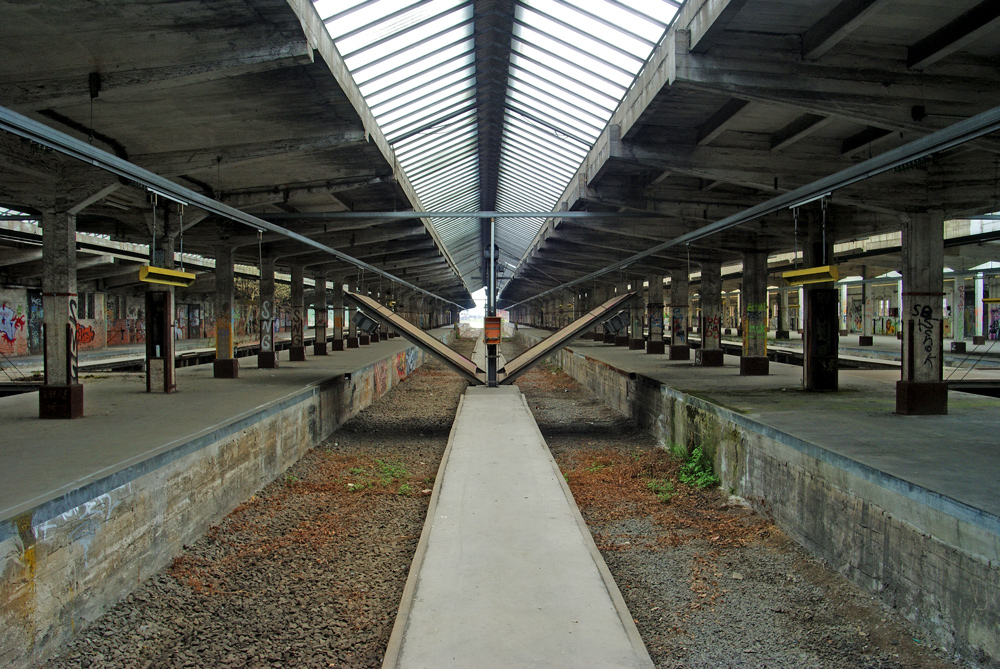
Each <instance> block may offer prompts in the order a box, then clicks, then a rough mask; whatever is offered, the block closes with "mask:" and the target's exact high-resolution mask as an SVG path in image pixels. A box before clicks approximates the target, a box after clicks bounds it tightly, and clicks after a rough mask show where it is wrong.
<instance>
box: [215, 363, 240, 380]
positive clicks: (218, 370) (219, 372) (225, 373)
mask: <svg viewBox="0 0 1000 669" xmlns="http://www.w3.org/2000/svg"><path fill="white" fill-rule="evenodd" d="M212 370H213V376H214V377H215V378H217V379H238V378H239V376H240V361H239V360H237V359H236V358H226V359H224V360H220V359H218V358H216V359H215V362H214V363H212Z"/></svg>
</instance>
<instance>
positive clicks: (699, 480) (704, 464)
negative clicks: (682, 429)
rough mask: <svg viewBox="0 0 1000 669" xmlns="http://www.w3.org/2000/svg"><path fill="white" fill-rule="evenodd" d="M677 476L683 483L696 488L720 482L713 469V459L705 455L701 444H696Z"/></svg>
mask: <svg viewBox="0 0 1000 669" xmlns="http://www.w3.org/2000/svg"><path fill="white" fill-rule="evenodd" d="M677 478H678V479H679V480H680V482H681V483H687V484H688V485H691V486H695V487H696V488H708V487H710V486H714V485H718V484H719V477H718V476H716V475H715V473H714V472H713V471H712V461H711V460H709V459H708V456H707V455H705V452H704V451H703V450H702V448H701V446H695V447H694V448H693V449H692V450H691V454H690V455H689V456H688V457H687V458H686V459H685V460H684V464H683V465H681V469H680V471H679V472H677Z"/></svg>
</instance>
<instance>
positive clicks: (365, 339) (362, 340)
mask: <svg viewBox="0 0 1000 669" xmlns="http://www.w3.org/2000/svg"><path fill="white" fill-rule="evenodd" d="M358 343H359V344H361V345H362V346H368V345H369V344H371V343H372V338H371V335H358Z"/></svg>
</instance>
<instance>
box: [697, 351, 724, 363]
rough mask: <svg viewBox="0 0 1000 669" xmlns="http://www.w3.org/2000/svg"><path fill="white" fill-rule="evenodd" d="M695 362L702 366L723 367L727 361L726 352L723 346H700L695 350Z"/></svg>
mask: <svg viewBox="0 0 1000 669" xmlns="http://www.w3.org/2000/svg"><path fill="white" fill-rule="evenodd" d="M694 362H695V364H696V365H701V366H702V367H722V366H723V363H724V362H725V354H724V353H723V352H722V349H721V348H710V349H707V350H706V349H703V348H699V349H698V350H696V351H695V352H694Z"/></svg>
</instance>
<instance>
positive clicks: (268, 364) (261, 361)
mask: <svg viewBox="0 0 1000 669" xmlns="http://www.w3.org/2000/svg"><path fill="white" fill-rule="evenodd" d="M277 368H278V354H277V353H276V352H274V351H267V352H262V353H258V354H257V369H277Z"/></svg>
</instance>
